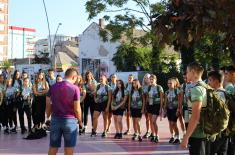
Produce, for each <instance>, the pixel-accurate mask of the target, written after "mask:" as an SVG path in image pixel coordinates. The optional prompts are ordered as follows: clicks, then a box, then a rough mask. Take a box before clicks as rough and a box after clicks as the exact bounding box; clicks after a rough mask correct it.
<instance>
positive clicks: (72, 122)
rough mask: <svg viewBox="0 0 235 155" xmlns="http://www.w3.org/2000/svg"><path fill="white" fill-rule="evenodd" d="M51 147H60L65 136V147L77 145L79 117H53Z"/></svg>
mask: <svg viewBox="0 0 235 155" xmlns="http://www.w3.org/2000/svg"><path fill="white" fill-rule="evenodd" d="M50 130H51V132H50V147H57V148H58V147H60V146H61V137H62V135H63V137H64V147H75V146H76V142H77V119H75V118H58V117H52V119H51V128H50Z"/></svg>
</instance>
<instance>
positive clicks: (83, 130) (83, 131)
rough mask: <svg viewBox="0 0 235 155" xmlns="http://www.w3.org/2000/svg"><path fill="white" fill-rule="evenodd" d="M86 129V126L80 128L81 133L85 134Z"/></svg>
mask: <svg viewBox="0 0 235 155" xmlns="http://www.w3.org/2000/svg"><path fill="white" fill-rule="evenodd" d="M85 130H86V129H85V128H84V127H83V128H81V129H79V135H82V134H85Z"/></svg>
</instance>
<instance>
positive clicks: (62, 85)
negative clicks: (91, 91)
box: [48, 81, 80, 118]
mask: <svg viewBox="0 0 235 155" xmlns="http://www.w3.org/2000/svg"><path fill="white" fill-rule="evenodd" d="M48 96H50V98H51V102H52V116H55V117H59V118H75V117H76V116H75V113H74V101H78V100H79V99H80V90H79V88H78V87H77V86H75V85H73V84H72V83H70V82H68V81H63V82H58V83H56V84H54V85H52V86H51V87H50V89H49V93H48Z"/></svg>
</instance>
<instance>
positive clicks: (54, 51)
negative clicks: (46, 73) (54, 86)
mask: <svg viewBox="0 0 235 155" xmlns="http://www.w3.org/2000/svg"><path fill="white" fill-rule="evenodd" d="M61 25H62V23H59V24H58V26H57V28H56V31H55V35H54V39H53V43H52V48H53V54H54V67H55V70H56V68H57V67H56V50H55V44H56V43H55V40H56V35H57V32H58V30H59V27H60V26H61ZM51 56H52V55H51Z"/></svg>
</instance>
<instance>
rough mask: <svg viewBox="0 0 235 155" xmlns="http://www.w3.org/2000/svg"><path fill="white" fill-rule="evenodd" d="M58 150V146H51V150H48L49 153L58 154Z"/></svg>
mask: <svg viewBox="0 0 235 155" xmlns="http://www.w3.org/2000/svg"><path fill="white" fill-rule="evenodd" d="M57 152H58V148H57V147H50V148H49V151H48V155H56V154H57Z"/></svg>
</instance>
